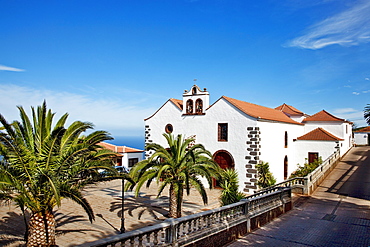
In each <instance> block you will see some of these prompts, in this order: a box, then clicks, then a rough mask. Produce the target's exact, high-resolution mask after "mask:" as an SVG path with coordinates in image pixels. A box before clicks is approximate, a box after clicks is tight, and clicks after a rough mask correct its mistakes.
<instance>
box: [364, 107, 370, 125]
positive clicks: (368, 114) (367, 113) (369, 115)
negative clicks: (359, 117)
mask: <svg viewBox="0 0 370 247" xmlns="http://www.w3.org/2000/svg"><path fill="white" fill-rule="evenodd" d="M364 118H365V120H366V123H367V124H369V125H370V104H367V106H366V107H365V109H364Z"/></svg>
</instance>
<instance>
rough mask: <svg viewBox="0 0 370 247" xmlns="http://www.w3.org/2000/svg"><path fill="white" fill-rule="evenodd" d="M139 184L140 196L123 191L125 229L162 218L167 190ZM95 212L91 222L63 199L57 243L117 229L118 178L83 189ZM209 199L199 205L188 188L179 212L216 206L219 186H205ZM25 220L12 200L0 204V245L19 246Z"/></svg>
mask: <svg viewBox="0 0 370 247" xmlns="http://www.w3.org/2000/svg"><path fill="white" fill-rule="evenodd" d="M152 185H154V186H151V188H149V189H147V188H143V190H142V193H141V194H140V197H138V198H135V197H134V196H133V193H132V192H126V193H125V210H124V212H125V218H126V220H125V226H126V229H127V231H129V230H133V229H137V228H141V227H144V226H148V225H152V224H155V223H157V222H161V221H163V220H164V219H166V214H167V212H168V193H167V191H168V190H166V191H164V192H163V193H162V196H161V197H160V198H156V195H157V186H156V184H155V183H153V184H152ZM84 194H85V195H86V198H87V200H88V201H89V202H90V203H91V205H92V208H93V210H94V213H95V215H96V217H95V221H94V222H93V223H92V224H91V223H90V222H89V220H88V217H87V216H86V214H85V212H84V211H83V209H82V208H81V207H80V206H78V205H77V204H76V203H73V202H71V201H68V200H64V201H63V203H62V206H61V208H59V209H57V210H56V219H57V244H58V245H59V246H61V247H65V246H75V245H79V244H83V243H86V242H92V241H95V240H98V239H101V238H105V237H107V236H112V235H115V234H117V233H118V230H119V229H120V226H121V218H120V217H121V181H120V180H116V181H111V182H105V183H101V184H99V185H94V186H90V187H89V188H87V189H86V190H85V191H84ZM207 195H208V200H209V203H208V205H205V206H204V205H203V203H202V199H201V197H200V195H199V194H198V192H196V191H195V190H192V191H191V193H190V196H186V195H185V196H184V208H183V214H184V215H189V214H193V213H197V212H200V211H204V210H208V209H212V208H216V207H219V202H218V198H219V195H220V190H216V189H214V190H208V189H207ZM24 232H25V224H24V221H23V216H22V215H21V212H20V210H19V209H18V208H16V207H15V206H14V205H13V204H11V205H8V206H5V205H1V206H0V246H9V247H13V246H23V245H24V241H23V234H24Z"/></svg>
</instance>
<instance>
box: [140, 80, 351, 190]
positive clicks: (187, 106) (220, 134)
mask: <svg viewBox="0 0 370 247" xmlns="http://www.w3.org/2000/svg"><path fill="white" fill-rule="evenodd" d="M164 132H166V133H172V134H174V135H178V134H182V135H183V136H184V137H185V138H193V139H195V142H196V143H201V144H203V145H204V146H205V148H206V149H207V150H209V151H210V152H211V153H212V154H213V158H214V160H215V161H216V162H217V163H218V164H219V165H220V167H222V168H224V169H225V168H234V169H235V170H236V171H237V172H238V174H239V190H240V191H243V192H246V193H252V192H253V191H254V190H255V189H257V187H256V181H257V179H256V177H257V176H256V170H255V165H256V164H257V163H258V162H261V161H263V162H268V163H269V165H270V170H271V172H272V173H273V175H274V176H275V177H276V179H277V182H281V181H283V180H285V179H287V178H288V177H289V175H290V174H291V173H292V172H293V171H294V170H296V168H297V164H300V165H303V164H304V163H307V162H313V161H314V160H315V159H317V158H318V157H321V158H322V160H325V159H326V158H327V157H329V156H330V155H331V154H333V153H334V152H335V151H336V150H339V151H340V154H341V155H344V154H345V153H346V152H347V151H348V150H349V149H350V148H351V146H352V141H353V140H352V123H351V122H349V121H346V120H344V119H341V118H338V117H335V116H333V115H332V114H330V113H328V112H326V111H325V110H322V111H320V112H318V113H316V114H314V115H312V116H309V115H307V114H305V113H303V112H301V111H299V110H297V109H296V108H294V107H292V106H289V105H286V104H283V105H281V106H279V107H276V108H275V109H273V108H268V107H264V106H260V105H256V104H252V103H248V102H245V101H241V100H237V99H233V98H229V97H226V96H222V97H221V98H219V99H218V100H217V101H216V102H214V103H213V104H212V105H210V103H209V92H208V91H207V90H206V89H205V88H204V89H203V90H201V89H200V88H199V87H198V86H196V85H194V86H193V87H192V88H191V89H190V90H189V91H187V90H185V92H184V93H183V95H182V99H172V98H171V99H169V100H168V101H167V102H166V103H164V104H163V105H162V106H161V107H160V108H159V109H158V110H157V111H156V112H155V113H154V114H153V115H152V116H150V117H148V118H147V119H145V142H146V143H147V144H149V143H158V144H160V145H162V146H164V147H165V146H167V142H166V140H165V138H164V137H163V136H162V134H163V133H164ZM149 155H150V153H147V154H146V156H149Z"/></svg>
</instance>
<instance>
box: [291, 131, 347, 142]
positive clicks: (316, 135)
mask: <svg viewBox="0 0 370 247" xmlns="http://www.w3.org/2000/svg"><path fill="white" fill-rule="evenodd" d="M297 140H306V141H343V139H340V138H338V137H336V136H335V135H333V134H331V133H329V132H327V131H326V130H324V129H323V128H317V129H314V130H312V131H310V132H308V133H307V134H305V135H303V136H300V137H298V138H297Z"/></svg>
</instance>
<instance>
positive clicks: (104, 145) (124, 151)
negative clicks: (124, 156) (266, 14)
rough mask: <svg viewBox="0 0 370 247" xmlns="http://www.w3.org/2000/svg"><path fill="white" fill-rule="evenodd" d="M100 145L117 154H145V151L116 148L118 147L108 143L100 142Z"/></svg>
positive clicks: (123, 147)
mask: <svg viewBox="0 0 370 247" xmlns="http://www.w3.org/2000/svg"><path fill="white" fill-rule="evenodd" d="M99 145H100V146H102V147H104V148H106V149H109V150H111V151H113V152H116V153H142V152H144V150H140V149H136V148H130V147H126V146H116V145H113V144H110V143H106V142H100V143H99Z"/></svg>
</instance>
